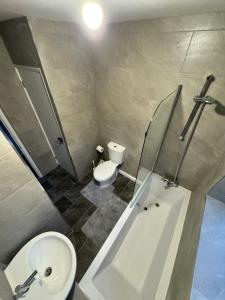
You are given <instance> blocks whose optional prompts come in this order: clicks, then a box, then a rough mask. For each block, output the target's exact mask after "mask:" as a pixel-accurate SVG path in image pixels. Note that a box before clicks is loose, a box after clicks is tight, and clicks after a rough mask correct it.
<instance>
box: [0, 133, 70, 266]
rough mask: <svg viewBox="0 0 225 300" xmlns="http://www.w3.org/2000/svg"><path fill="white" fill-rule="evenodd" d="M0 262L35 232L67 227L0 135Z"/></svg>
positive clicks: (7, 258)
mask: <svg viewBox="0 0 225 300" xmlns="http://www.w3.org/2000/svg"><path fill="white" fill-rule="evenodd" d="M0 149H1V150H0V228H1V231H0V243H1V247H0V262H4V263H7V262H8V261H9V260H10V259H11V258H12V256H13V255H14V254H15V252H17V251H18V250H19V248H20V247H21V246H23V244H24V243H25V242H27V241H28V240H29V239H30V238H32V237H33V236H35V235H36V234H38V233H41V232H45V231H48V230H56V231H59V232H62V233H68V232H69V231H70V227H69V226H68V225H67V224H66V223H65V221H64V220H63V219H62V217H61V215H60V214H59V212H58V211H57V209H56V208H55V206H54V205H53V204H52V203H51V200H50V199H49V197H48V195H47V194H46V192H45V191H44V189H43V188H42V186H41V185H40V183H39V182H38V181H37V179H36V178H35V177H34V175H33V174H32V173H31V171H30V169H29V168H28V167H27V166H26V165H25V164H24V162H23V161H22V160H21V158H20V157H19V156H18V155H17V153H16V152H15V150H14V149H13V148H12V147H11V145H10V144H9V143H8V141H7V140H6V139H5V137H4V136H3V135H2V133H1V132H0Z"/></svg>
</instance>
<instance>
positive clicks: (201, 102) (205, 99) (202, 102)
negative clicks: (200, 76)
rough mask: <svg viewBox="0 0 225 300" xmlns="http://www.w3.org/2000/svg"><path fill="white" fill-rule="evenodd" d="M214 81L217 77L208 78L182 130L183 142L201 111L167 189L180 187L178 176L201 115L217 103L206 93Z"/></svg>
mask: <svg viewBox="0 0 225 300" xmlns="http://www.w3.org/2000/svg"><path fill="white" fill-rule="evenodd" d="M214 81H215V76H214V75H209V76H207V78H206V81H205V84H204V86H203V88H202V91H201V93H200V95H199V96H196V97H194V101H195V106H194V108H193V110H192V112H191V114H190V116H189V118H188V120H187V123H186V124H185V126H184V129H183V130H182V133H181V135H180V137H179V139H180V140H181V141H184V139H185V136H186V134H187V132H188V130H189V128H190V126H191V124H192V122H193V121H194V118H195V116H196V114H197V112H198V111H199V113H198V115H197V118H196V120H195V123H194V125H193V128H192V130H191V133H190V135H189V137H188V140H187V143H186V145H185V147H184V150H183V153H182V156H181V158H180V160H179V163H178V167H177V169H176V172H175V176H174V179H173V180H172V181H168V182H167V187H170V186H177V185H178V175H179V172H180V169H181V167H182V164H183V161H184V158H185V156H186V153H187V150H188V148H189V146H190V143H191V141H192V138H193V136H194V133H195V130H196V128H197V126H198V123H199V120H200V118H201V115H202V113H203V110H204V108H205V106H206V105H207V104H213V103H214V102H215V99H213V98H212V97H210V96H206V93H207V92H208V89H209V87H210V85H211V84H212V83H213V82H214Z"/></svg>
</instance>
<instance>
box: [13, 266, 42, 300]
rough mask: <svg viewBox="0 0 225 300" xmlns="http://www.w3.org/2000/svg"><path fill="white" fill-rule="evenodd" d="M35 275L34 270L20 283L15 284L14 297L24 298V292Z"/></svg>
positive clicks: (27, 289)
mask: <svg viewBox="0 0 225 300" xmlns="http://www.w3.org/2000/svg"><path fill="white" fill-rule="evenodd" d="M36 275H37V271H34V272H33V273H32V274H31V275H30V276H29V277H28V278H27V280H26V281H25V282H24V283H23V284H21V285H17V286H16V288H15V293H16V294H15V296H14V299H15V300H16V299H19V298H24V297H25V295H26V293H27V292H28V291H29V289H30V286H31V284H32V283H33V282H34V281H35V280H36V278H35V276H36Z"/></svg>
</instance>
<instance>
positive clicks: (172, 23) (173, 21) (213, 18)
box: [151, 12, 225, 32]
mask: <svg viewBox="0 0 225 300" xmlns="http://www.w3.org/2000/svg"><path fill="white" fill-rule="evenodd" d="M151 23H152V25H153V26H154V28H155V29H157V30H160V31H163V32H173V31H195V30H218V29H225V13H224V12H215V13H205V14H194V15H184V16H177V17H169V18H160V19H154V20H151Z"/></svg>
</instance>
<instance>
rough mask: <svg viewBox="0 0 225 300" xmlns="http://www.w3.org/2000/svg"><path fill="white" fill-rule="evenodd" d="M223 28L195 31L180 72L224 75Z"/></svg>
mask: <svg viewBox="0 0 225 300" xmlns="http://www.w3.org/2000/svg"><path fill="white" fill-rule="evenodd" d="M224 47H225V30H221V31H200V32H195V33H194V35H193V39H192V41H191V45H190V48H189V51H188V54H187V57H186V60H185V63H184V65H183V68H182V72H185V73H193V74H203V75H207V74H210V73H213V74H214V75H215V76H218V77H223V78H224V77H225V71H224V69H225V53H224Z"/></svg>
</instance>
